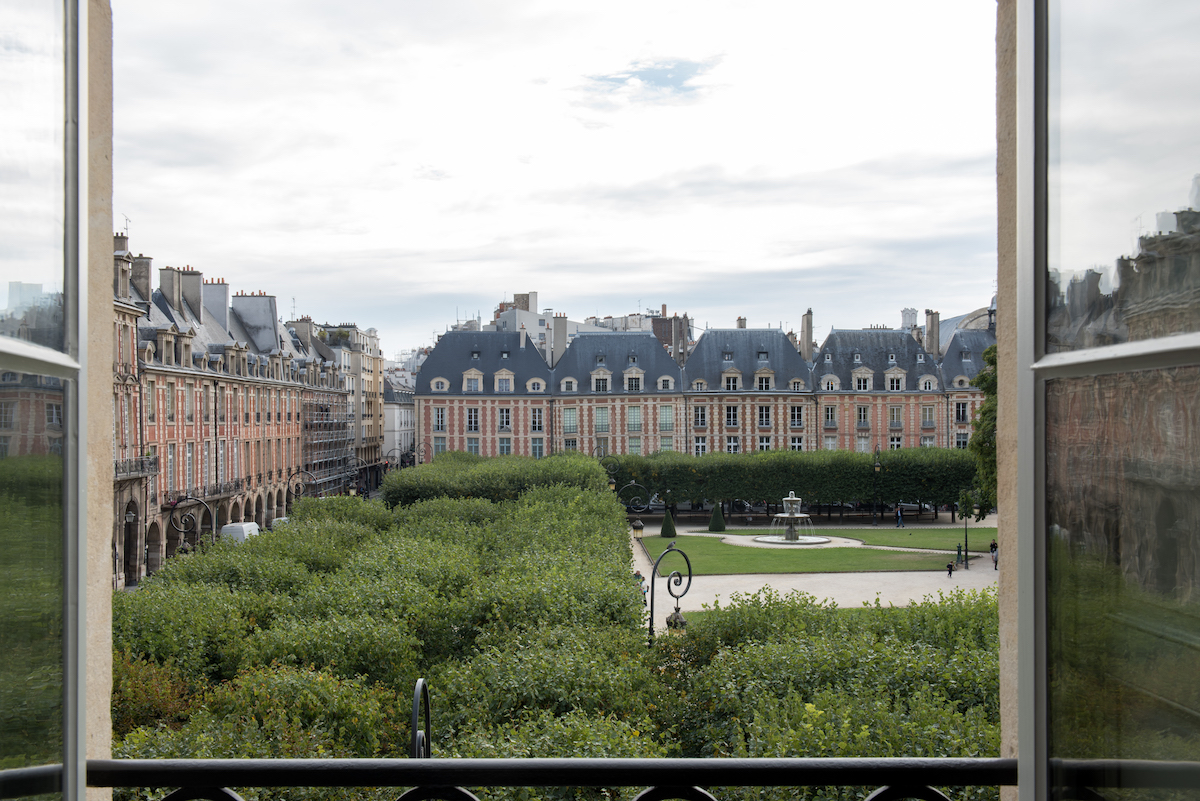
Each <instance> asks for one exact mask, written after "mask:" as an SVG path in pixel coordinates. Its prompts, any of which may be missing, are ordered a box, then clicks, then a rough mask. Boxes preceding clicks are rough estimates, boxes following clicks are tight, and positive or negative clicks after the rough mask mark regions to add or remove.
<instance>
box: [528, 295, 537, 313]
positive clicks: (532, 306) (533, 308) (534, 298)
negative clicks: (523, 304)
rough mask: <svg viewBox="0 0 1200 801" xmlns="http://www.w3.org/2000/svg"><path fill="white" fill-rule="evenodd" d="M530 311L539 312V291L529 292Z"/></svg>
mask: <svg viewBox="0 0 1200 801" xmlns="http://www.w3.org/2000/svg"><path fill="white" fill-rule="evenodd" d="M529 311H531V312H533V313H534V314H537V313H538V304H537V293H536V292H530V293H529Z"/></svg>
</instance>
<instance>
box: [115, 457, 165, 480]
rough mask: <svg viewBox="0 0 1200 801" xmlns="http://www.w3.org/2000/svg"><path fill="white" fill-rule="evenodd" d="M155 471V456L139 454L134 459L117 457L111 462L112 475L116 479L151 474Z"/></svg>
mask: <svg viewBox="0 0 1200 801" xmlns="http://www.w3.org/2000/svg"><path fill="white" fill-rule="evenodd" d="M157 472H158V457H157V456H140V457H138V458H136V459H118V460H117V461H115V462H113V475H114V477H115V478H118V479H121V478H138V477H140V476H152V475H154V474H155V473H157Z"/></svg>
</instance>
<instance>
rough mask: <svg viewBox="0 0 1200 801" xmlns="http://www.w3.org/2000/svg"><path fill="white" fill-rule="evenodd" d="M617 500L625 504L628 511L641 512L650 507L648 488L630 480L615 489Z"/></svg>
mask: <svg viewBox="0 0 1200 801" xmlns="http://www.w3.org/2000/svg"><path fill="white" fill-rule="evenodd" d="M630 490H632V492H630ZM617 500H619V501H620V502H621V503H623V504H625V506H626V507H627V508H628V509H629V511H631V512H636V513H637V514H641V513H642V512H644V511H646V510H647V509H649V508H650V490H648V489H646V488H645V487H643V486H642V485H641V484H639V483H637V482H636V481H632V480H631V481H630V482H629V483H628V484H626V485H625V486H623V487H621V488H620V489H618V490H617Z"/></svg>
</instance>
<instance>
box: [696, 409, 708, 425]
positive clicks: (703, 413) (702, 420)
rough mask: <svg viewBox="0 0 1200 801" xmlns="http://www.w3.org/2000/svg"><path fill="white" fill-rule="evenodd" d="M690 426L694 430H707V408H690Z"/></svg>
mask: <svg viewBox="0 0 1200 801" xmlns="http://www.w3.org/2000/svg"><path fill="white" fill-rule="evenodd" d="M692 424H693V425H695V426H696V428H708V407H706V406H696V407H693V408H692Z"/></svg>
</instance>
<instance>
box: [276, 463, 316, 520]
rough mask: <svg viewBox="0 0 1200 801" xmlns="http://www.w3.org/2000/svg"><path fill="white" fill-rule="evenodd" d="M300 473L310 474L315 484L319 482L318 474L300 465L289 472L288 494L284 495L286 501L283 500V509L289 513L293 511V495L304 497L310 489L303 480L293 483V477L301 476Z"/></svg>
mask: <svg viewBox="0 0 1200 801" xmlns="http://www.w3.org/2000/svg"><path fill="white" fill-rule="evenodd" d="M300 475H305V476H308V478H309V480H310V481H312V483H314V484H316V483H317V477H316V476H314V475H313V474H312V473H310V472H309V471H307V470H302V469H301V468H299V467H298V468H296V469H295V470H293V471H292V472H290V473H288V477H287V494H286V495H284V499H283V501H284V502H283V511H284V512H286V513H288V514H290V513H291V511H292V498H293V497H298V498H303V497H304V493H305V492H307V491H308V490H307V488H306V487H305V486H304V482H303V481H297V482H296V483H295V484H293V483H292V479H293V478H295V477H296V476H300Z"/></svg>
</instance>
